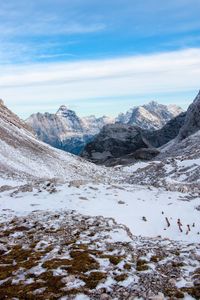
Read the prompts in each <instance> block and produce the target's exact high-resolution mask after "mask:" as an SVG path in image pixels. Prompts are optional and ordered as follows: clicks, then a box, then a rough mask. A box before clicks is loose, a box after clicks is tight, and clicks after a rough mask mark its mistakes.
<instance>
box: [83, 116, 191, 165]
mask: <svg viewBox="0 0 200 300" xmlns="http://www.w3.org/2000/svg"><path fill="white" fill-rule="evenodd" d="M185 117H186V113H181V114H180V115H178V116H177V117H175V118H173V119H172V120H170V121H169V122H168V123H167V124H166V125H164V126H163V127H162V128H161V129H158V130H154V131H152V130H144V129H142V128H140V127H138V126H136V125H135V126H134V125H128V124H119V123H116V124H112V125H105V126H104V127H103V129H102V130H101V131H100V133H99V134H98V135H97V136H96V137H95V138H94V140H93V141H92V142H90V143H88V144H87V145H86V147H85V148H84V151H83V153H82V156H83V157H85V158H87V159H89V160H91V161H93V162H95V163H98V164H105V165H119V164H130V163H132V162H134V161H135V160H136V159H137V160H138V159H144V160H150V159H152V158H153V157H155V156H157V155H158V154H159V151H158V150H156V149H155V148H158V147H161V146H162V145H164V144H166V143H168V142H169V141H171V140H172V139H174V138H175V137H176V136H177V135H178V134H179V130H180V128H181V127H182V126H183V124H184V122H185Z"/></svg>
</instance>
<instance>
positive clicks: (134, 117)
mask: <svg viewBox="0 0 200 300" xmlns="http://www.w3.org/2000/svg"><path fill="white" fill-rule="evenodd" d="M182 112H183V110H182V109H181V108H180V107H178V106H176V105H168V106H167V105H162V104H159V103H157V102H156V101H152V102H150V103H148V104H145V105H143V106H138V107H133V108H132V109H130V110H129V111H128V112H127V113H125V114H120V115H119V116H118V117H117V119H116V121H117V122H118V123H121V124H129V125H137V126H139V127H141V128H143V129H148V130H156V129H160V128H161V127H163V126H164V125H165V124H166V123H167V122H168V121H169V120H171V119H172V118H174V117H176V116H177V115H179V114H180V113H182Z"/></svg>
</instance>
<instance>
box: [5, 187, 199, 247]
mask: <svg viewBox="0 0 200 300" xmlns="http://www.w3.org/2000/svg"><path fill="white" fill-rule="evenodd" d="M43 187H44V186H42V187H40V188H39V189H40V191H39V192H38V189H33V191H32V192H30V191H29V192H24V191H23V192H20V191H19V192H17V193H13V191H7V192H4V193H1V194H0V210H1V211H2V212H3V215H4V217H5V218H7V217H8V215H9V214H10V212H11V211H12V214H15V215H18V216H20V215H25V214H27V213H30V212H32V211H34V210H36V209H37V210H44V211H47V210H50V211H56V210H75V211H77V212H79V213H81V214H85V215H91V216H104V217H112V218H114V219H115V220H116V221H117V222H118V223H121V224H124V225H126V226H127V227H128V228H129V229H130V230H131V232H132V234H134V235H137V236H139V235H141V236H146V237H147V236H148V237H157V236H161V237H163V238H169V239H173V240H179V241H188V242H200V218H199V214H200V212H199V210H198V209H197V208H198V207H199V205H200V198H194V199H192V198H191V199H190V198H189V197H188V194H183V193H179V192H169V191H164V190H162V189H156V188H148V187H145V186H144V187H141V186H133V185H124V184H118V185H106V184H82V185H77V186H73V185H71V186H69V184H64V185H60V186H58V187H57V191H56V192H55V193H52V194H50V193H49V192H48V191H46V190H45V189H43ZM29 190H30V189H29ZM10 194H12V197H10ZM178 219H180V222H181V223H182V227H181V229H182V232H181V231H180V228H179V226H178V224H177V222H178ZM168 221H169V223H170V225H169V224H168Z"/></svg>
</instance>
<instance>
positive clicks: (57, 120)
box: [26, 101, 182, 154]
mask: <svg viewBox="0 0 200 300" xmlns="http://www.w3.org/2000/svg"><path fill="white" fill-rule="evenodd" d="M181 112H182V109H181V108H180V107H178V106H176V105H169V106H166V105H162V104H158V103H157V102H155V101H152V102H150V103H149V104H146V105H143V106H139V107H134V108H133V109H131V110H130V111H128V112H127V113H126V114H120V115H119V116H118V117H116V118H111V117H106V116H103V117H100V118H96V117H95V116H89V117H82V118H81V117H78V116H77V114H76V113H75V112H74V111H72V110H70V109H68V108H67V107H66V106H65V105H62V106H61V107H60V108H59V109H58V111H57V112H56V113H55V114H50V113H44V114H41V113H37V114H33V115H31V116H30V117H29V118H28V119H27V120H26V123H27V124H28V125H29V126H31V127H32V129H33V131H34V132H35V134H36V136H37V137H38V138H39V139H40V140H41V141H43V142H46V143H48V144H50V145H51V146H53V147H55V148H58V149H62V150H64V151H67V152H71V153H73V154H80V153H81V152H82V151H83V149H84V148H85V146H86V144H88V143H89V142H91V141H92V140H93V139H94V137H95V136H96V135H97V134H98V133H99V132H100V130H101V129H102V128H103V126H105V125H107V124H114V123H119V124H128V125H138V126H140V127H141V128H142V129H148V130H155V129H159V128H161V127H162V126H163V125H165V124H166V123H167V122H168V121H169V120H170V119H172V118H173V117H175V116H177V115H178V114H180V113H181Z"/></svg>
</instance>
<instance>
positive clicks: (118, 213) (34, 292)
mask: <svg viewBox="0 0 200 300" xmlns="http://www.w3.org/2000/svg"><path fill="white" fill-rule="evenodd" d="M66 113H67V115H66ZM68 114H70V117H71V114H72V115H73V113H69V112H68V111H67V112H66V110H65V108H64V107H63V108H62V109H61V110H60V111H59V113H58V117H59V119H60V115H61V118H65V117H66V116H67V118H68ZM73 117H74V116H73ZM199 117H200V93H199V94H198V95H197V97H196V99H195V100H194V102H193V103H192V104H191V105H190V106H189V108H188V110H187V112H186V113H181V114H179V115H178V116H176V117H175V118H173V119H171V120H170V121H168V122H167V124H165V125H164V126H163V127H162V128H160V129H157V130H154V131H153V130H147V129H142V128H140V127H139V126H137V125H129V124H119V123H115V124H108V125H105V126H104V127H103V128H102V130H101V132H100V133H99V134H98V135H97V138H100V137H102V136H103V135H102V132H103V133H104V135H105V136H104V140H103V141H102V145H101V147H102V149H103V148H104V147H105V146H107V147H108V149H109V151H110V153H113V155H114V153H115V152H114V151H116V153H117V154H118V153H119V152H120V155H122V156H123V154H124V151H125V149H128V150H130V151H132V150H133V149H130V148H131V147H132V146H133V147H135V149H137V148H138V146H139V147H142V148H139V149H137V150H135V152H133V153H136V151H138V150H139V153H137V155H138V157H139V158H135V160H133V159H132V160H129V163H128V164H127V163H126V166H124V165H123V164H121V161H119V164H118V165H116V166H114V167H109V168H107V167H104V166H97V165H96V164H93V163H91V162H89V161H88V160H86V159H85V158H81V157H79V156H76V155H73V154H70V153H67V152H64V151H61V150H59V149H55V148H53V147H51V146H50V145H47V144H46V143H44V142H42V141H40V140H38V139H37V137H36V136H35V134H34V132H33V130H32V128H30V126H29V125H28V124H27V123H25V122H24V121H22V120H20V119H19V118H18V117H17V116H16V115H15V114H13V113H12V111H10V110H9V109H8V108H7V107H6V106H5V104H4V103H3V101H0V227H1V232H0V254H1V255H0V283H1V284H0V293H1V298H2V299H41V300H43V299H72V300H77V299H87V300H90V299H100V300H111V299H149V300H150V299H151V300H158V299H159V300H165V299H180V298H182V299H200V288H199V287H200V281H199V262H200V257H199V253H200V245H199V234H200V221H199V220H200V218H199V213H200V147H199V145H200V124H199ZM53 120H54V121H55V119H54V118H53ZM55 122H56V121H55ZM59 122H60V121H59ZM58 124H60V123H58ZM70 126H72V124H70ZM73 126H74V128H75V129H76V130H79V129H80V127H79V121H78V120H77V122H76V123H75V122H73ZM173 129H174V130H173ZM108 133H109V135H107V134H108ZM147 138H148V139H147ZM95 139H96V138H95ZM169 139H170V140H169ZM168 140H169V141H168ZM152 144H155V146H157V147H158V148H155V146H154V147H153V146H152ZM145 151H147V152H148V153H149V155H151V156H152V157H151V159H150V160H148V161H147V160H146V161H144V159H141V156H142V155H144V153H145ZM153 151H155V152H156V151H157V153H156V158H154V155H153ZM146 154H147V153H146ZM146 154H145V155H146ZM128 155H129V154H126V156H128Z"/></svg>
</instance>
